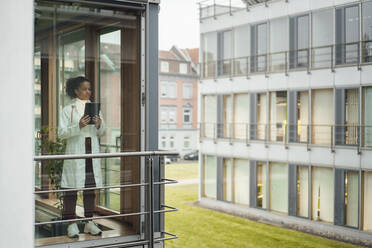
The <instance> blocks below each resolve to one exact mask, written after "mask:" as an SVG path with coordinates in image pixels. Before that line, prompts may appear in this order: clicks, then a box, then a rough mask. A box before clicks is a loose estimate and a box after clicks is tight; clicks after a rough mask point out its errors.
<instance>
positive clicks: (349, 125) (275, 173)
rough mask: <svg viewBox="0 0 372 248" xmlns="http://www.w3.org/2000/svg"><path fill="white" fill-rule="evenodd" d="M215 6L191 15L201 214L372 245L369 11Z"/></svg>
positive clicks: (310, 4) (367, 4) (328, 5)
mask: <svg viewBox="0 0 372 248" xmlns="http://www.w3.org/2000/svg"><path fill="white" fill-rule="evenodd" d="M217 2H218V3H216V2H213V1H204V2H201V3H200V5H199V6H200V9H199V10H200V33H201V34H200V37H201V52H200V53H201V55H200V60H201V61H200V64H201V65H200V68H201V72H200V74H201V79H200V80H201V82H200V84H199V93H200V95H199V97H200V108H199V112H200V157H201V160H200V175H201V176H200V201H201V204H204V205H206V206H208V207H213V208H217V209H225V210H227V209H228V211H233V212H234V211H235V212H236V213H239V214H241V213H246V214H247V215H249V216H251V215H252V216H255V217H258V216H259V217H260V218H263V219H266V220H268V221H273V222H277V221H282V223H285V224H288V225H292V224H293V223H296V225H299V226H301V228H302V227H304V228H308V229H307V230H312V231H313V232H314V233H318V234H322V235H323V234H324V233H323V232H321V231H319V230H317V229H318V227H319V226H320V225H322V226H323V225H325V226H326V227H327V228H328V230H331V231H330V232H329V233H328V234H327V235H328V236H329V237H337V236H339V233H338V231H337V230H343V231H346V232H344V233H343V234H342V235H344V234H345V233H348V232H347V231H348V230H351V229H352V230H359V231H358V232H356V234H354V232H349V234H350V236H348V237H347V238H352V239H355V240H357V241H356V242H362V243H363V242H367V243H368V242H370V243H369V244H371V235H370V232H372V225H371V223H372V219H371V216H372V209H371V207H370V205H371V204H372V202H371V199H372V194H371V192H372V191H371V180H372V162H371V161H372V160H371V158H372V151H371V145H372V143H371V139H372V118H371V117H372V114H371V113H372V111H371V110H372V94H371V92H372V80H371V77H370V74H371V72H372V66H371V64H370V59H369V58H370V54H371V49H370V48H371V44H372V43H371V41H370V37H371V35H372V29H371V26H372V22H371V16H372V1H356V0H355V1H337V3H335V2H334V1H328V0H324V1H314V0H301V1H285V0H277V1H217ZM261 210H267V211H261ZM287 216H295V217H298V218H295V219H293V218H289V217H287ZM319 222H322V224H320V223H319ZM335 226H342V227H344V228H343V229H337V228H335ZM349 228H351V229H349ZM358 235H359V236H358ZM346 236H347V235H346ZM347 238H345V239H347Z"/></svg>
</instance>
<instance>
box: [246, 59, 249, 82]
mask: <svg viewBox="0 0 372 248" xmlns="http://www.w3.org/2000/svg"><path fill="white" fill-rule="evenodd" d="M246 67H247V68H246V70H247V71H246V74H247V79H249V56H247V63H246Z"/></svg>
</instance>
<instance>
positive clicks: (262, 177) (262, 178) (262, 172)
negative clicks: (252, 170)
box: [257, 162, 267, 208]
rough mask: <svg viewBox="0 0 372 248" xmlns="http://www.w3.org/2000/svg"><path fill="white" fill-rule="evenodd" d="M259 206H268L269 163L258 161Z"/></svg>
mask: <svg viewBox="0 0 372 248" xmlns="http://www.w3.org/2000/svg"><path fill="white" fill-rule="evenodd" d="M257 207H260V208H267V164H266V163H265V162H257Z"/></svg>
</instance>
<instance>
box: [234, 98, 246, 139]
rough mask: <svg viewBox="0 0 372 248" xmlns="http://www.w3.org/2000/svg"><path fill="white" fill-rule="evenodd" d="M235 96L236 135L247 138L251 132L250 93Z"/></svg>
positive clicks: (239, 137)
mask: <svg viewBox="0 0 372 248" xmlns="http://www.w3.org/2000/svg"><path fill="white" fill-rule="evenodd" d="M234 98H235V102H234V125H235V127H234V132H235V135H234V137H235V138H236V139H246V138H247V135H248V133H249V132H248V128H249V94H237V95H234Z"/></svg>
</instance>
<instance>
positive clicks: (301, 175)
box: [297, 166, 309, 218]
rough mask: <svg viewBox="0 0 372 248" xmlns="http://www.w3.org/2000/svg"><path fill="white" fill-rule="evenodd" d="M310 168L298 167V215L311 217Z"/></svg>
mask: <svg viewBox="0 0 372 248" xmlns="http://www.w3.org/2000/svg"><path fill="white" fill-rule="evenodd" d="M308 210H309V168H308V167H306V166H298V167H297V216H301V217H306V218H307V217H309V211H308Z"/></svg>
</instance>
